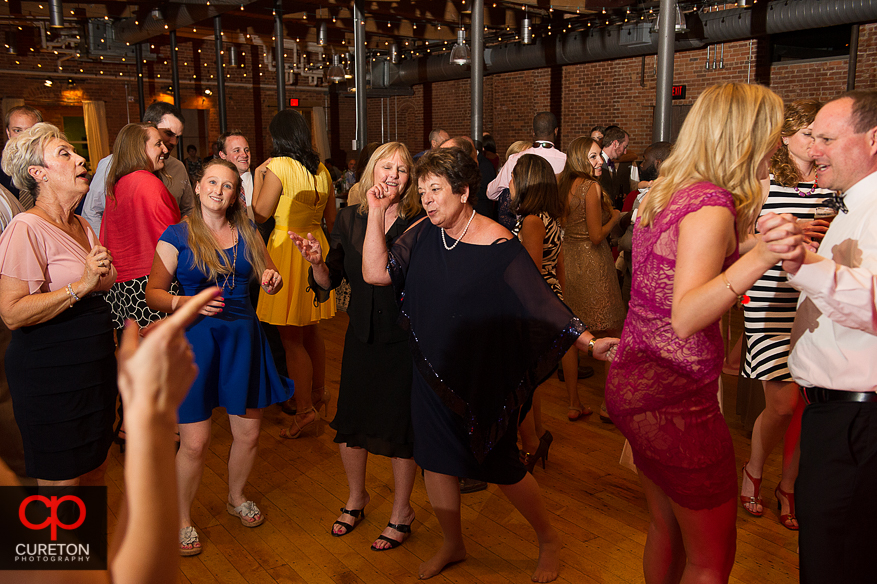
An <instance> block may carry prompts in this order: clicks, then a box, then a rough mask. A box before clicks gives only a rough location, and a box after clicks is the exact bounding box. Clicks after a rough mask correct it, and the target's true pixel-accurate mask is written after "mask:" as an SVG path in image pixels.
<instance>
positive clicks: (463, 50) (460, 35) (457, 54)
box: [451, 28, 472, 66]
mask: <svg viewBox="0 0 877 584" xmlns="http://www.w3.org/2000/svg"><path fill="white" fill-rule="evenodd" d="M471 62H472V58H471V57H470V53H469V47H468V46H466V30H465V29H463V28H461V29H460V30H458V31H457V44H455V45H454V48H453V49H451V64H452V65H460V66H463V65H468V64H469V63H471Z"/></svg>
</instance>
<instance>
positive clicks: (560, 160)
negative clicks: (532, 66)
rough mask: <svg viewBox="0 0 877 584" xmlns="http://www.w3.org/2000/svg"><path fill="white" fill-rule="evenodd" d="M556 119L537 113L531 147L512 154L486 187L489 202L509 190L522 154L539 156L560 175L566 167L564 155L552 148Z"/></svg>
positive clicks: (534, 118)
mask: <svg viewBox="0 0 877 584" xmlns="http://www.w3.org/2000/svg"><path fill="white" fill-rule="evenodd" d="M557 132H558V126H557V117H556V116H555V115H554V114H553V113H551V112H539V113H538V114H536V115H535V116H534V117H533V146H532V147H530V148H527V149H526V150H524V151H522V152H519V153H517V154H512V155H511V156H509V159H508V160H507V161H506V163H505V164H504V165H503V167H502V168H500V169H499V174H498V175H497V176H496V178H495V179H493V181H491V183H490V185H488V187H487V196H488V198H490V199H491V200H494V201H496V200H497V199H499V197H500V194H502V192H503V190H507V189H508V188H509V181H510V180H511V178H512V171H513V170H514V169H515V164H517V162H518V159H519V158H520V157H521V156H523V155H524V154H535V155H537V156H541V157H542V158H544V159H545V160H547V161H548V163H549V164H550V165H551V168H552V169H554V174H560V173H561V171H563V167H564V166H565V165H566V154H564V153H563V152H561V151H560V150H558V149H557V148H556V147H555V146H554V141H555V140H557Z"/></svg>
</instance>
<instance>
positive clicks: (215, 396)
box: [146, 159, 292, 556]
mask: <svg viewBox="0 0 877 584" xmlns="http://www.w3.org/2000/svg"><path fill="white" fill-rule="evenodd" d="M239 193H240V175H239V174H238V171H237V169H236V168H235V167H234V165H232V164H231V163H230V162H228V161H225V160H219V159H215V160H211V161H210V162H208V163H207V164H206V165H205V166H204V168H203V171H202V176H201V178H200V180H199V181H198V182H197V183H196V184H195V195H196V197H195V209H194V211H193V212H192V214H191V215H190V216H189V217H187V218H186V219H185V220H183V221H182V222H181V223H178V224H176V225H171V226H170V227H168V228H167V230H166V231H165V232H164V234H163V235H162V236H161V238H160V240H159V242H158V246H157V247H156V249H155V260H154V261H153V265H152V272H151V273H150V275H149V282H148V284H147V286H146V302H147V304H149V306H150V307H151V308H153V309H154V310H161V311H162V312H168V313H170V312H173V311H174V310H176V309H177V308H179V307H180V306H182V305H183V304H184V303H186V302H187V301H188V300H189V299H190V298H191V297H192V296H194V295H195V294H197V293H198V292H200V291H201V290H203V289H204V288H209V287H210V286H219V287H221V288H222V294H221V295H220V296H217V297H216V298H214V299H213V300H212V301H211V302H209V303H208V304H207V305H206V306H205V307H204V308H202V309H201V312H200V316H199V317H198V319H196V320H195V322H194V323H192V324H191V325H190V326H189V328H188V330H187V332H186V336H187V338H188V339H189V342H190V343H191V344H192V349H193V351H194V352H195V363H196V364H197V365H198V379H197V380H196V381H195V383H194V384H193V385H192V389H191V390H189V393H188V395H187V396H186V399H185V400H184V401H183V403H182V405H181V406H180V410H179V423H180V451H179V453H178V454H177V458H176V469H177V480H178V481H179V484H180V488H179V492H178V495H177V497H178V500H179V505H180V554H181V555H184V556H191V555H196V554H199V553H201V544H200V543H199V541H198V534H197V533H196V532H195V528H194V525H193V522H192V518H191V515H190V512H191V507H192V502H193V501H194V499H195V493H197V491H198V485H199V483H200V482H201V474H202V471H203V469H204V459H205V457H206V454H207V450H208V448H209V446H210V417H211V415H212V413H213V409H214V408H217V407H224V408H225V409H226V410H227V411H228V414H229V416H228V417H229V424H230V426H231V433H232V437H233V441H232V446H231V451H230V453H229V458H228V503H227V509H228V512H229V513H231V514H232V515H235V516H237V517H239V518H240V520H241V523H242V524H243V525H244V526H245V527H256V526H258V525H261V524H262V522H263V521H264V520H265V518H264V516H263V515H262V513H261V511H259V508H258V507H257V506H256V504H255V503H254V502H253V501H249V500H247V498H246V497H245V496H244V493H243V489H244V485H245V484H246V482H247V477H248V476H249V474H250V470H251V469H252V468H253V462H254V461H255V459H256V447H257V443H258V439H259V427H260V425H261V421H262V408H264V407H266V406H269V405H271V404H274V403H278V402H282V401H284V400H286V399H288V398H289V397H290V395H291V394H292V381H290V380H289V379H286V378H281V377H280V376H279V375H278V374H277V369H276V368H275V367H274V362H273V360H272V359H271V352H270V350H269V349H268V344H267V341H266V339H265V335H264V334H263V333H262V329H261V327H260V326H259V321H258V319H257V318H256V313H255V311H254V310H253V308H252V305H251V304H250V298H249V286H248V283H249V280H250V277H251V275H252V274H261V277H260V282H261V284H262V288H263V289H264V290H265V292H267V293H268V294H274V293H276V292H277V291H278V290H280V288H281V287H282V286H283V281H282V280H281V278H280V274H278V273H277V270H276V269H275V267H274V264H273V263H272V262H271V258H270V257H269V256H268V252H267V250H266V249H265V245H264V244H263V243H262V239H261V237H259V235H258V233H257V232H256V229H255V227H254V226H253V224H252V223H251V222H250V220H249V219H248V218H247V214H246V211H245V209H244V207H243V205H242V204H241V201H240V198H239ZM175 278H176V279H177V280H179V283H180V288H181V295H180V296H172V295H171V294H170V293H169V292H168V290H169V289H170V285H171V282H172V281H173V280H174V279H175Z"/></svg>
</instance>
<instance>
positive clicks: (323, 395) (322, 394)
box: [311, 386, 332, 416]
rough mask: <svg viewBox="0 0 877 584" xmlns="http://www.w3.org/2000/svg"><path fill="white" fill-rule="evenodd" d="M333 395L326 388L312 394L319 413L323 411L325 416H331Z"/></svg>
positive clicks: (316, 390) (315, 407) (318, 389)
mask: <svg viewBox="0 0 877 584" xmlns="http://www.w3.org/2000/svg"><path fill="white" fill-rule="evenodd" d="M330 399H332V395H331V394H330V393H329V391H328V390H327V389H326V387H325V386H323V387H320V388H317V389H315V390H313V391H312V392H311V400H312V401H313V403H314V409H315V410H317V411H318V412H319V411H320V410H323V416H328V415H329V400H330Z"/></svg>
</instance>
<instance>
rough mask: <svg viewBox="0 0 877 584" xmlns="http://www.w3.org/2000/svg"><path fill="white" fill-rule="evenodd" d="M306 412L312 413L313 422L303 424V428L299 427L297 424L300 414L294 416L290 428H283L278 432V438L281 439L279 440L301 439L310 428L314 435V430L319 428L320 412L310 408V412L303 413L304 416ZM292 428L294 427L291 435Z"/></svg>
mask: <svg viewBox="0 0 877 584" xmlns="http://www.w3.org/2000/svg"><path fill="white" fill-rule="evenodd" d="M308 412H314V419H313V420H311V421H310V422H308V423H307V424H305V425H304V426H301V425H299V423H298V416H299V415H300V414H296V416H295V417H294V418H293V419H292V426H290V427H289V428H284V429H283V430H281V431H280V437H281V438H286V439H287V440H295V439H296V438H301V436H302V434H303V433H304V432H305V431H306V430H308V429H309V428H312V429H313V430H314V433H316V430H317V429H318V428H319V422H320V412H318V411H317V410H316V409H314V408H313V407H311V409H310V410H308V411H307V412H305V415H306V414H307V413H308ZM293 426H295V433H293V431H292V430H293Z"/></svg>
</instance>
